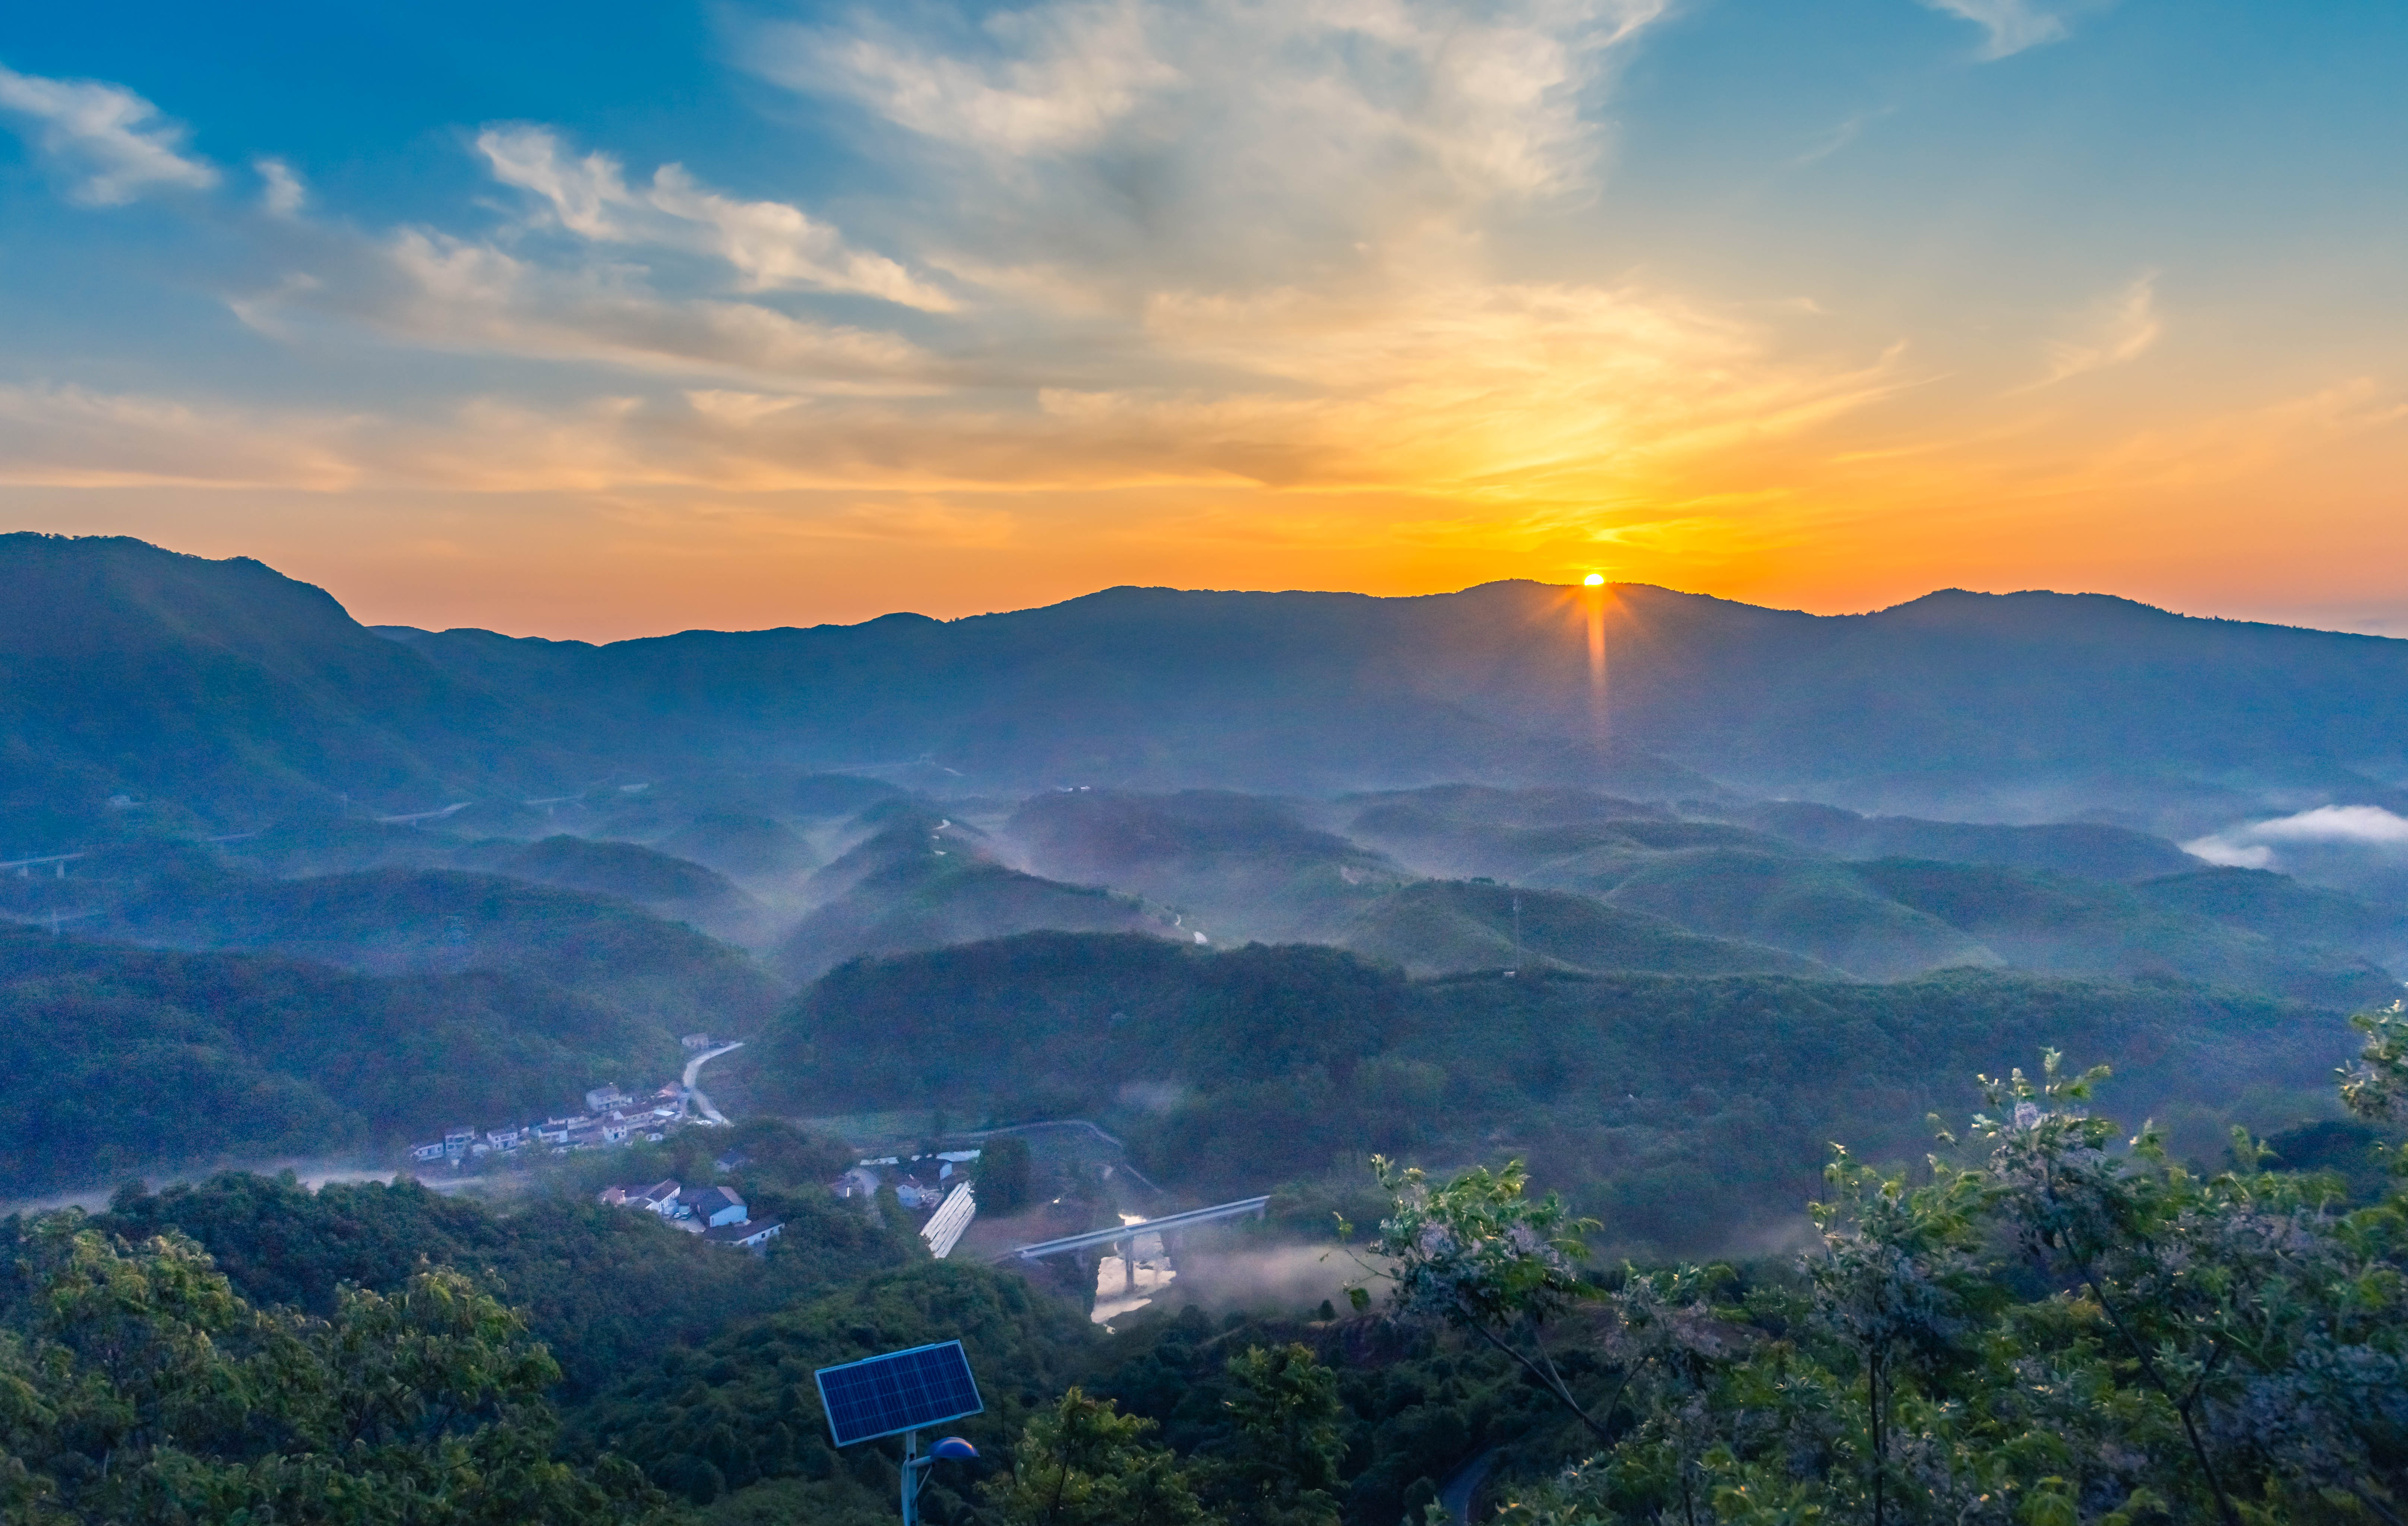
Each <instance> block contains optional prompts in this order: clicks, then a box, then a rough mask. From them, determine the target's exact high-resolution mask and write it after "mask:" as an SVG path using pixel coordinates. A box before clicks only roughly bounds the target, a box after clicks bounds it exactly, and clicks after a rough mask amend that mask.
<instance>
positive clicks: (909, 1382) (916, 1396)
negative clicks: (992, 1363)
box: [813, 1341, 986, 1447]
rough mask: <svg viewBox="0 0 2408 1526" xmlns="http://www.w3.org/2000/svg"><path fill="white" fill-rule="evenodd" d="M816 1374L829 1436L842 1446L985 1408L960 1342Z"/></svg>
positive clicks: (871, 1439) (857, 1363) (826, 1368)
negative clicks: (833, 1437)
mask: <svg viewBox="0 0 2408 1526" xmlns="http://www.w3.org/2000/svg"><path fill="white" fill-rule="evenodd" d="M813 1376H815V1377H817V1378H818V1379H819V1385H820V1404H822V1405H823V1406H824V1408H825V1409H826V1410H827V1418H828V1431H829V1432H830V1433H831V1434H833V1435H834V1436H835V1437H836V1444H837V1445H838V1446H839V1447H850V1446H852V1445H853V1443H854V1442H856V1441H873V1440H876V1439H877V1438H878V1437H880V1436H891V1435H894V1434H896V1432H902V1431H917V1430H919V1429H920V1428H921V1427H923V1426H928V1425H938V1424H941V1423H942V1422H944V1421H946V1420H957V1419H960V1418H962V1417H963V1416H965V1415H975V1414H977V1413H979V1412H980V1411H981V1410H982V1409H984V1408H986V1404H985V1403H984V1402H983V1401H982V1400H981V1399H980V1398H979V1391H978V1384H977V1383H975V1382H973V1381H972V1380H971V1378H970V1359H969V1358H968V1357H967V1356H965V1355H964V1354H963V1352H962V1343H961V1342H959V1341H947V1342H945V1343H944V1344H942V1345H941V1346H913V1347H912V1348H911V1349H910V1350H909V1351H890V1352H888V1353H887V1354H886V1355H884V1356H882V1357H871V1358H869V1359H868V1360H866V1361H850V1362H847V1363H845V1364H844V1365H843V1366H841V1367H823V1368H821V1369H820V1370H819V1371H818V1372H817V1373H815V1374H813Z"/></svg>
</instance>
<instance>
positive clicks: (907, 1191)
mask: <svg viewBox="0 0 2408 1526" xmlns="http://www.w3.org/2000/svg"><path fill="white" fill-rule="evenodd" d="M979 1153H980V1152H978V1151H977V1150H937V1151H934V1152H932V1153H930V1154H926V1155H911V1156H902V1155H874V1156H869V1157H867V1158H866V1159H862V1160H861V1161H859V1162H857V1163H856V1164H855V1165H854V1166H853V1169H852V1170H851V1171H848V1172H846V1173H844V1174H843V1175H841V1176H839V1177H838V1178H837V1179H836V1180H835V1181H833V1182H830V1183H829V1184H828V1190H829V1191H831V1192H834V1193H835V1194H836V1195H837V1196H838V1197H839V1198H849V1199H850V1198H857V1199H860V1200H862V1201H863V1202H864V1203H865V1204H866V1203H867V1202H868V1200H870V1199H872V1198H875V1197H876V1196H877V1195H878V1192H879V1189H880V1188H884V1187H887V1186H889V1185H891V1186H892V1187H893V1188H894V1189H895V1201H896V1202H899V1203H901V1204H902V1205H903V1206H904V1207H906V1208H909V1209H912V1210H914V1211H917V1212H924V1213H926V1214H927V1218H926V1220H925V1221H924V1222H923V1223H922V1224H921V1226H920V1238H921V1239H923V1240H925V1241H926V1242H927V1243H928V1253H929V1254H930V1255H932V1256H934V1257H936V1258H937V1260H940V1261H941V1260H944V1259H945V1257H946V1256H947V1255H949V1254H950V1253H951V1252H952V1251H953V1246H954V1245H955V1244H956V1243H957V1242H959V1241H960V1239H961V1237H962V1233H963V1231H966V1230H968V1228H969V1227H970V1220H971V1219H973V1218H976V1217H977V1216H978V1194H977V1193H976V1191H975V1190H973V1189H972V1188H971V1186H970V1164H971V1162H973V1161H975V1160H976V1159H978V1158H979ZM889 1174H891V1175H892V1176H893V1178H894V1180H893V1182H892V1183H891V1184H890V1183H889V1182H888V1180H887V1177H888V1175H889Z"/></svg>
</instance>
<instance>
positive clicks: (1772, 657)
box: [0, 536, 2408, 867]
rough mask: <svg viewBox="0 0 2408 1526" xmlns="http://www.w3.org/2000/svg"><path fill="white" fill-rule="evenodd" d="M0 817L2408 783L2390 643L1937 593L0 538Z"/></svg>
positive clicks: (2096, 599) (2167, 796)
mask: <svg viewBox="0 0 2408 1526" xmlns="http://www.w3.org/2000/svg"><path fill="white" fill-rule="evenodd" d="M0 584H5V585H6V586H7V587H8V588H9V589H10V591H11V595H12V597H11V598H10V599H9V600H8V601H7V609H6V612H5V614H0V676H5V678H6V684H5V685H0V705H5V707H6V711H5V714H0V720H5V722H6V727H7V728H6V731H5V735H6V736H7V754H6V757H5V760H0V766H5V769H6V778H5V782H4V783H0V800H5V805H6V810H7V813H8V819H7V824H6V831H5V835H6V837H7V841H9V842H14V843H16V844H17V845H18V846H19V847H20V848H22V849H23V850H25V851H32V850H33V849H35V848H40V847H50V846H57V845H61V844H65V845H78V844H79V843H80V842H83V841H85V840H86V839H88V838H90V837H92V836H93V835H96V834H97V835H106V832H107V829H108V826H109V823H110V822H111V821H113V820H115V819H117V818H116V817H113V816H112V815H111V814H110V813H109V812H108V808H107V803H106V802H107V801H108V799H109V797H110V796H112V795H123V796H126V797H127V798H128V801H129V802H131V801H135V800H139V801H143V802H146V803H145V804H144V805H142V806H140V807H136V810H137V811H138V810H144V809H147V810H151V811H155V812H168V813H172V812H175V811H178V810H184V811H190V812H192V813H195V814H196V815H197V816H199V817H200V818H202V819H204V820H208V821H211V822H216V823H220V824H224V825H226V826H230V827H251V826H257V825H259V824H260V823H261V820H262V819H264V818H265V817H267V816H272V815H274V814H277V813H279V812H278V809H277V808H278V807H279V806H280V805H281V804H282V803H283V802H286V801H289V800H291V799H294V798H297V797H301V796H309V797H312V798H316V799H333V798H335V797H337V796H339V795H341V794H344V793H349V794H351V796H352V797H353V799H358V800H372V801H373V802H374V803H375V805H376V807H377V808H378V809H379V810H380V811H381V812H382V813H387V814H397V813H404V812H405V811H407V810H409V809H431V808H433V807H435V806H437V805H447V804H450V803H452V801H453V800H455V799H480V800H481V799H484V797H485V795H487V794H508V793H510V792H513V791H515V792H518V794H519V795H521V796H523V797H525V798H538V799H548V798H551V797H553V796H558V795H561V794H563V793H566V792H569V791H572V790H576V789H579V788H582V787H583V785H581V784H580V783H579V781H581V780H588V779H591V778H593V777H594V775H595V774H597V773H601V774H610V773H611V772H612V770H618V771H617V775H616V776H617V777H619V778H621V779H627V778H630V777H632V778H634V779H637V780H641V779H644V778H647V777H650V776H652V774H662V773H669V772H675V771H677V770H687V771H694V770H705V769H718V770H725V769H734V768H753V769H759V768H765V767H775V768H777V769H781V770H796V771H799V772H808V771H810V770H822V771H827V770H837V771H843V770H853V771H855V772H858V771H859V770H870V771H872V772H875V773H878V774H880V775H882V776H883V777H886V778H890V779H896V780H907V781H908V782H910V783H911V784H912V785H913V787H917V788H923V789H941V790H948V791H950V790H953V789H956V788H958V789H961V790H967V791H985V792H994V791H1011V790H1018V789H1024V788H1028V787H1033V786H1039V785H1059V784H1094V785H1114V786H1118V787H1127V786H1130V785H1139V786H1142V787H1147V788H1154V789H1160V788H1176V787H1181V786H1191V785H1210V786H1214V787H1221V788H1245V789H1254V790H1270V791H1291V792H1294V791H1331V790H1336V789H1341V788H1347V787H1358V788H1359V787H1374V788H1381V787H1395V786H1400V785H1417V784H1428V783H1436V782H1440V781H1445V780H1465V779H1469V780H1474V781H1479V782H1484V783H1488V784H1503V785H1550V784H1552V785H1581V786H1583V787H1586V788H1596V789H1602V790H1605V791H1607V792H1609V793H1619V794H1623V795H1628V796H1633V797H1640V798H1647V799H1695V800H1710V799H1717V798H1718V792H1717V789H1716V786H1715V785H1714V783H1713V781H1716V780H1719V781H1722V782H1724V783H1725V784H1728V785H1738V786H1741V787H1742V788H1745V789H1749V790H1753V791H1756V792H1760V793H1765V794H1779V795H1792V796H1806V797H1810V798H1817V799H1827V800H1832V801H1836V802H1839V803H1842V804H1849V805H1855V806H1859V807H1868V808H1881V809H1887V810H1892V811H1898V810H1912V811H1920V812H1923V813H1927V814H1928V813H1932V812H1934V811H1942V812H1943V813H1946V814H1950V815H1958V816H1987V817H1989V818H1991V819H2011V820H2047V819H2053V818H2054V819H2062V818H2065V817H2069V816H2074V815H2080V814H2083V813H2097V812H2100V811H2104V812H2107V813H2110V814H2109V816H2108V817H2100V818H2098V819H2116V820H2127V821H2130V822H2134V823H2139V824H2143V825H2146V824H2156V825H2157V826H2159V827H2160V828H2161V829H2164V830H2169V831H2173V830H2182V831H2185V832H2187V831H2189V830H2191V829H2193V828H2200V827H2203V826H2216V825H2222V824H2223V822H2224V821H2227V820H2229V819H2230V818H2231V817H2232V816H2234V815H2236V814H2239V813H2242V812H2244V811H2245V810H2247V809H2249V807H2250V806H2251V805H2252V804H2253V803H2254V802H2255V801H2256V800H2257V799H2261V798H2266V797H2265V793H2264V792H2266V791H2269V790H2272V789H2274V788H2276V787H2277V786H2279V787H2281V788H2282V789H2285V790H2287V791H2290V792H2292V795H2293V797H2294V798H2296V797H2298V796H2301V795H2305V796H2309V797H2314V798H2319V799H2358V800H2363V801H2366V802H2369V803H2382V802H2384V801H2386V800H2388V801H2392V802H2394V803H2401V797H2400V796H2399V795H2398V794H2397V793H2396V792H2395V791H2394V790H2393V789H2392V788H2391V786H2390V785H2388V784H2387V783H2385V782H2384V781H2386V780H2388V779H2392V778H2398V777H2408V736H2404V735H2403V733H2401V730H2400V728H2399V727H2398V726H2397V725H2396V724H2395V722H2394V719H2393V718H2394V717H2396V716H2397V715H2398V714H2399V713H2401V709H2402V705H2403V701H2404V700H2408V642H2401V641H2386V640H2382V639H2378V638H2374V637H2364V636H2350V635H2340V634H2334V633H2329V632H2320V631H2309V630H2298V629H2290V628H2286V627H2280V626H2261V625H2249V624H2244V623H2240V622H2230V621H2218V620H2200V619H2190V618H2186V617H2182V616H2178V615H2173V614H2169V613H2166V612H2162V611H2157V610H2151V609H2148V608H2145V607H2143V606H2141V605H2137V604H2133V603H2130V602H2128V601H2125V600H2121V599H2115V598H2110V597H2103V596H2095V595H2079V596H2067V595H2057V594H2044V593H2028V594H2014V595H2008V596H1998V597H1994V596H1988V595H1978V594H1969V593H1962V592H1946V593H1940V594H1934V595H1931V596H1928V597H1924V598H1920V599H1916V600H1914V601H1913V602H1911V603H1908V604H1904V605H1901V606H1899V607H1898V608H1895V609H1891V610H1885V611H1883V612H1878V613H1873V614H1866V615H1848V616H1830V617H1824V616H1814V615H1808V614H1802V613H1796V612H1781V611H1771V610H1760V609H1755V608H1752V607H1749V606H1746V605H1742V604H1735V603H1731V602H1728V601H1726V600H1720V599H1713V598H1707V597H1699V596H1694V595H1686V594H1678V593H1672V592H1670V591H1667V590H1664V589H1658V588H1650V587H1645V586H1641V585H1620V586H1615V587H1613V588H1610V589H1607V590H1604V591H1602V592H1601V593H1600V594H1597V595H1588V594H1584V593H1583V592H1581V591H1579V590H1568V589H1561V588H1553V587H1547V586H1543V585H1540V584H1535V583H1493V584H1488V585H1485V586H1483V587H1479V588H1473V589H1469V590H1467V591H1465V592H1463V593H1459V594H1450V595H1443V596H1433V597H1422V598H1399V599H1381V598H1371V597H1362V596H1357V595H1343V594H1309V593H1291V594H1237V593H1226V594H1225V593H1183V592H1177V591H1173V590H1168V589H1139V588H1122V589H1112V590H1109V591H1107V592H1104V593H1100V594H1096V595H1092V596H1090V597H1084V598H1079V599H1073V600H1070V601H1069V602H1068V603H1064V604H1059V605H1054V606H1051V607H1049V608H1045V609H1038V610H1027V611H1020V612H1011V613H1007V614H996V615H982V616H979V617H976V618H971V619H963V620H955V621H952V622H939V621H935V620H929V619H925V618H923V617H920V616H917V615H901V614H897V615H889V616H885V617H883V618H881V619H878V620H873V621H869V622H867V623H866V624H863V625H858V626H818V627H813V628H810V629H783V630H769V631H756V632H750V633H741V634H728V633H716V632H701V631H695V632H686V633H683V634H681V635H677V636H667V637H660V638H653V639H648V640H643V641H620V642H615V643H612V644H610V645H607V646H593V645H588V644H585V643H581V642H575V641H538V640H531V639H509V638H504V637H500V636H495V635H493V634H491V633H489V632H480V631H448V632H443V633H439V634H437V633H429V632H423V631H412V630H408V629H402V628H388V629H385V630H382V631H380V632H370V631H367V630H366V629H364V628H363V627H361V626H358V625H356V624H354V623H352V622H351V620H349V619H348V618H347V617H346V616H344V615H343V613H342V612H341V611H340V610H339V609H338V608H337V606H336V605H335V604H334V603H333V601H332V600H331V599H328V598H327V597H325V596H324V595H323V594H322V593H321V592H319V591H318V590H316V589H313V588H309V587H308V586H306V585H304V584H300V583H293V582H291V581H290V580H287V579H283V578H280V577H279V576H278V575H277V574H275V573H273V572H271V571H269V570H268V569H265V568H264V567H261V566H259V565H258V564H257V563H255V562H248V561H231V562H208V561H202V560H200V559H198V558H193V557H185V556H177V555H174V554H170V553H166V552H163V551H159V550H156V549H155V548H152V547H149V546H144V545H142V544H140V543H139V542H135V541H130V540H66V539H61V538H54V537H40V536H11V537H6V538H0ZM1592 598H1594V599H1596V600H1598V602H1599V603H1600V606H1601V609H1602V618H1603V622H1604V628H1605V633H1606V643H1605V644H1606V654H1607V667H1606V675H1607V678H1608V683H1607V684H1606V686H1605V692H1606V693H1607V694H1608V695H1609V696H1610V704H1609V706H1608V709H1607V711H1606V712H1605V713H1604V715H1603V716H1602V718H1600V716H1599V714H1598V712H1597V711H1596V710H1595V709H1594V708H1593V705H1592V694H1593V692H1594V691H1593V689H1592V685H1591V676H1592V675H1591V673H1590V671H1589V665H1588V657H1587V642H1586V638H1585V625H1584V619H1583V617H1582V616H1583V610H1584V605H1585V603H1586V601H1588V600H1590V599H1592ZM1600 719H1601V720H1602V725H1603V727H1604V733H1605V734H1606V735H1607V736H1610V737H1611V738H1612V739H1613V741H1612V742H1611V744H1610V745H1607V746H1605V747H1603V748H1600V747H1599V745H1598V741H1597V738H1598V734H1599V726H1600ZM629 770H638V771H636V772H634V773H633V774H632V775H631V774H630V772H629ZM1721 798H1726V799H1727V797H1721ZM1731 803H1734V804H1736V803H1738V802H1736V801H1732V802H1731ZM775 809H776V808H774V807H773V808H772V813H775ZM2201 813H2207V814H2209V815H2212V816H2213V817H2214V819H2213V820H2207V821H2204V822H2202V821H2201V820H2200V814H2201ZM121 814H122V813H121ZM2186 823H2188V824H2189V825H2187V826H2186V825H2185V824H2186ZM677 825H678V823H677V822H667V823H664V824H663V826H662V828H661V830H662V831H664V832H665V831H667V830H671V829H674V828H675V827H676V826H677ZM579 829H580V830H585V829H586V828H582V827H581V828H579ZM610 835H622V836H628V837H634V838H645V837H648V836H650V835H652V834H649V833H646V832H640V831H620V830H617V829H616V828H613V829H612V831H611V834H610ZM1874 846H1875V847H1876V848H1879V849H1880V850H1881V851H1897V850H1899V848H1906V849H1907V850H1909V851H1915V852H1921V851H1925V850H1924V849H1923V848H1922V847H1919V846H1916V845H1915V844H1912V843H1886V842H1885V843H1876V844H1874ZM1849 851H1852V852H1853V851H1857V850H1854V849H1852V850H1849ZM2018 861H2021V860H2018ZM2055 867H2064V866H2062V865H2057V866H2055Z"/></svg>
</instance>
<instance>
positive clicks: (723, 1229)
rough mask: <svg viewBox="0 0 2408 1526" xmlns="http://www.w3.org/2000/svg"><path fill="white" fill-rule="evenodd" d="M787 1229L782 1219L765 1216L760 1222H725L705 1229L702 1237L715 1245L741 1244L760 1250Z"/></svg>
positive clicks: (746, 1247)
mask: <svg viewBox="0 0 2408 1526" xmlns="http://www.w3.org/2000/svg"><path fill="white" fill-rule="evenodd" d="M785 1231H786V1226H785V1224H784V1222H783V1221H782V1220H780V1219H775V1218H765V1219H763V1220H761V1222H759V1223H758V1224H750V1223H746V1224H724V1225H722V1226H720V1227H719V1228H717V1229H712V1230H705V1231H702V1237H703V1238H704V1239H705V1240H708V1241H710V1243H711V1244H712V1245H741V1246H743V1247H744V1248H745V1249H747V1250H759V1249H760V1248H762V1247H763V1246H764V1245H767V1244H768V1243H769V1242H770V1241H772V1240H775V1239H776V1238H778V1236H780V1235H781V1234H783V1233H784V1232H785Z"/></svg>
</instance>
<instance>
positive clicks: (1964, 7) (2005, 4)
mask: <svg viewBox="0 0 2408 1526" xmlns="http://www.w3.org/2000/svg"><path fill="white" fill-rule="evenodd" d="M1918 3H1919V4H1921V5H1924V6H1926V7H1929V8H1931V9H1933V10H1944V11H1946V12H1948V13H1949V14H1950V15H1952V16H1961V17H1963V18H1964V19H1965V20H1967V21H1969V22H1972V23H1973V24H1974V25H1976V26H1978V27H1980V28H1981V29H1982V30H1983V31H1984V32H1985V34H1987V39H1988V40H1986V41H1985V42H1984V43H1983V45H1982V56H1983V57H1984V58H2005V57H2008V56H2009V55H2011V54H2014V53H2020V52H2022V51H2023V50H2025V49H2027V48H2037V47H2039V46H2040V45H2041V44H2042V43H2046V42H2059V41H2062V40H2063V39H2064V38H2065V37H2066V36H2067V35H2068V34H2067V30H2066V25H2065V19H2064V18H2063V17H2061V16H2057V15H2054V14H2051V13H2050V12H2048V11H2045V10H2042V9H2041V8H2039V7H2037V6H2034V5H2032V4H2031V3H2030V0H1918Z"/></svg>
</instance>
